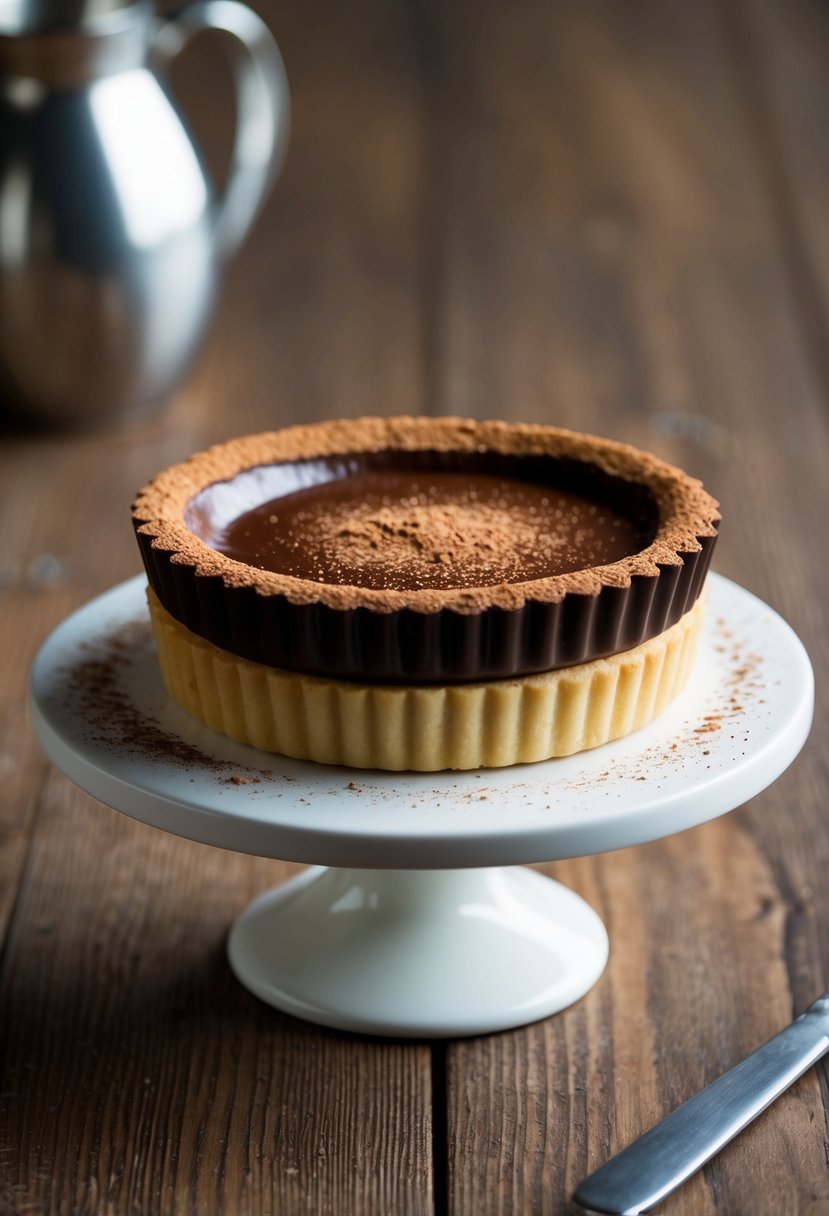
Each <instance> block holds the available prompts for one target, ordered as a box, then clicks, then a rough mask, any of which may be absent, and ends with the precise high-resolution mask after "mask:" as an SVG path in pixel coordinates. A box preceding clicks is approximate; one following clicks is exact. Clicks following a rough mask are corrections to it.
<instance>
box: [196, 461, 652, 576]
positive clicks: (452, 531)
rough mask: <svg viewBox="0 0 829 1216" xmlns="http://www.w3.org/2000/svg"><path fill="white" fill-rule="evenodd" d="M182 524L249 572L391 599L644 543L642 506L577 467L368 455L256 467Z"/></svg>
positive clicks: (627, 490) (603, 560)
mask: <svg viewBox="0 0 829 1216" xmlns="http://www.w3.org/2000/svg"><path fill="white" fill-rule="evenodd" d="M185 521H186V523H187V526H188V527H189V528H190V529H191V530H192V531H193V532H194V533H195V534H196V535H197V536H199V537H200V538H201V539H202V540H203V541H204V542H205V543H206V544H208V545H209V546H210V547H211V548H213V549H216V550H217V551H219V552H220V553H223V554H225V555H226V556H227V557H230V558H232V559H234V560H235V561H239V562H243V563H245V564H246V565H249V566H253V567H255V568H257V569H260V570H270V571H275V572H277V573H279V574H285V575H290V576H293V577H295V578H299V579H304V580H310V581H314V582H319V583H328V584H339V585H350V586H360V587H368V588H376V589H388V590H395V591H409V590H418V589H425V588H431V589H436V590H441V589H449V588H464V587H485V586H492V585H496V584H501V583H519V582H525V581H528V580H532V579H538V578H545V577H548V576H551V575H557V574H565V573H567V572H569V571H573V570H580V569H585V568H590V567H597V566H603V565H607V564H609V563H612V562H616V561H619V560H620V559H622V558H624V557H627V556H628V555H630V554H633V553H636V552H638V551H640V550H641V549H642V548H643V547H644V546H646V545H648V544H649V543H650V541H651V539H652V538H653V535H654V533H655V531H656V527H657V523H658V518H657V510H656V505H655V503H654V501H653V499H652V498H651V496H650V495H649V494H648V493H647V491H646V490H645V489H644V488H643V487H637V486H632V485H631V483H630V482H628V481H625V480H624V479H622V478H617V477H613V476H610V475H608V474H606V473H604V472H603V471H601V470H600V469H598V468H597V467H596V466H593V465H589V464H587V463H586V462H582V461H576V460H568V459H562V458H553V457H532V458H527V457H523V458H521V459H520V460H519V459H517V458H515V457H511V456H509V455H505V454H501V453H494V452H486V453H477V452H433V451H430V452H417V451H413V452H412V451H410V452H372V453H357V454H353V455H350V456H348V457H342V458H336V459H317V460H304V461H292V462H285V463H282V464H270V465H260V466H257V467H255V468H252V469H247V470H245V471H243V472H242V473H239V474H237V475H236V476H235V477H233V478H231V479H229V480H228V481H223V482H214V483H213V484H211V485H208V486H206V487H205V488H204V489H203V490H201V491H200V492H199V493H198V494H197V495H196V496H195V497H194V498H193V499H191V501H190V502H189V503H188V506H187V510H186V513H185Z"/></svg>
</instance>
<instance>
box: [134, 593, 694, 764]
mask: <svg viewBox="0 0 829 1216" xmlns="http://www.w3.org/2000/svg"><path fill="white" fill-rule="evenodd" d="M147 597H148V601H149V606H150V616H151V618H152V623H153V629H154V633H155V638H156V644H157V647H158V655H159V661H160V665H161V671H162V676H163V678H164V683H165V685H166V687H167V690H168V692H169V693H170V695H171V696H172V697H173V699H174V700H175V701H177V702H178V704H179V705H181V706H182V707H183V708H184V709H185V710H187V712H188V713H190V714H191V715H192V716H193V717H194V718H197V719H198V720H199V721H200V722H202V723H204V724H205V725H206V726H208V727H210V728H211V729H213V730H216V731H219V732H220V733H222V734H224V735H228V736H229V737H230V738H231V739H235V740H236V741H237V742H240V743H247V744H251V745H252V746H254V747H257V748H259V749H261V750H262V751H268V752H277V753H279V754H281V755H285V756H291V757H293V758H294V759H297V760H314V761H316V762H318V763H321V764H336V765H345V766H346V767H348V768H360V769H386V770H392V771H405V770H412V771H416V772H440V771H443V770H447V769H456V770H464V769H478V768H501V767H505V766H508V765H512V764H524V763H532V762H535V761H539V760H549V759H552V758H553V757H557V756H569V755H573V754H574V753H575V752H581V751H587V750H589V749H590V748H593V747H598V746H599V745H600V744H602V743H607V742H609V741H610V740H612V739H619V738H621V737H622V736H624V735H627V734H630V733H631V731H634V730H638V729H639V728H640V727H642V726H645V725H646V724H647V723H648V722H651V721H652V720H653V719H654V718H656V717H657V716H658V715H659V714H660V713H662V711H663V710H664V709H665V708H666V707H667V706H668V705H669V704H670V703H671V701H673V700H674V699H675V698H676V697H677V695H678V694H679V693H680V691H681V690H682V688H683V687H684V686H685V684H686V682H687V680H688V677H689V675H690V672H691V669H692V666H693V661H694V657H695V654H696V649H697V642H698V639H699V634H700V631H701V627H702V621H703V616H704V610H705V605H704V599H705V596H704V595H703V596H701V597H700V598H699V599H698V600H697V602H696V603H695V605H694V607H693V608H692V609H691V610H690V611H689V612H687V613H685V615H684V616H682V617H681V618H680V620H678V621H677V622H676V624H674V625H672V626H671V627H670V628H669V629H667V630H666V631H665V632H664V633H662V634H659V635H658V636H657V637H655V638H651V639H650V640H649V641H647V642H643V643H641V644H640V645H638V646H635V647H633V649H631V650H627V651H624V652H622V653H620V654H615V655H612V656H611V657H610V658H607V659H594V660H592V661H591V662H588V663H583V664H581V665H579V666H577V667H568V668H564V669H562V670H559V671H551V672H545V673H542V674H540V675H532V676H524V677H522V678H519V679H506V680H493V681H491V682H488V683H479V684H456V685H445V686H441V687H435V686H432V685H429V686H426V685H382V684H374V685H371V684H357V683H351V682H347V681H338V680H328V679H324V678H321V677H319V676H311V675H304V674H302V673H299V672H292V671H282V670H279V669H277V668H272V667H265V666H263V665H262V664H260V663H254V662H251V661H250V660H249V659H241V658H238V657H237V656H236V655H233V654H230V653H229V652H228V651H225V650H220V649H219V647H217V646H214V645H213V644H212V643H211V642H207V641H205V640H204V639H203V638H201V637H199V636H197V635H196V634H194V633H191V632H190V630H188V629H186V628H185V626H183V625H181V624H180V623H179V622H178V621H177V620H175V618H174V617H172V616H171V615H170V614H169V613H168V612H167V610H166V609H165V608H164V607H162V605H161V603H160V602H159V600H158V598H157V597H156V595H155V593H154V592H153V591H152V590H151V589H149V588H148V592H147Z"/></svg>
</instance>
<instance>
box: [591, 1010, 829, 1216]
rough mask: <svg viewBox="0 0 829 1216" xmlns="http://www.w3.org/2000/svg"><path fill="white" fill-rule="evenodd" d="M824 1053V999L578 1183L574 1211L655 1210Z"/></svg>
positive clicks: (620, 1214) (608, 1214)
mask: <svg viewBox="0 0 829 1216" xmlns="http://www.w3.org/2000/svg"><path fill="white" fill-rule="evenodd" d="M827 1051H829V993H824V995H823V996H821V997H818V999H817V1000H816V1001H815V1003H814V1004H813V1005H810V1006H809V1008H808V1009H807V1010H806V1012H805V1013H803V1014H801V1015H800V1017H799V1018H796V1019H795V1021H794V1022H792V1024H791V1025H790V1026H787V1027H786V1029H785V1030H781V1032H780V1033H779V1034H777V1035H775V1036H774V1038H773V1039H770V1040H769V1041H768V1043H764V1044H763V1046H762V1047H759V1048H758V1049H757V1051H755V1052H753V1053H752V1054H751V1055H750V1056H748V1058H747V1059H745V1060H743V1061H742V1063H741V1064H738V1065H737V1066H736V1068H732V1069H731V1071H730V1072H727V1073H725V1075H724V1076H722V1077H719V1078H718V1079H717V1080H716V1081H713V1082H712V1083H711V1084H710V1085H709V1086H708V1087H707V1088H706V1089H703V1090H702V1092H701V1093H698V1094H696V1095H695V1096H694V1097H693V1098H689V1099H688V1101H687V1102H683V1104H682V1106H679V1107H677V1109H676V1110H675V1111H674V1112H673V1113H672V1114H670V1115H668V1116H667V1117H666V1118H664V1119H663V1120H662V1121H661V1122H660V1123H657V1124H656V1126H655V1127H652V1128H651V1130H650V1131H648V1132H645V1134H644V1135H642V1136H640V1137H639V1139H638V1140H634V1141H633V1143H632V1144H630V1145H628V1147H627V1148H626V1149H623V1150H622V1152H621V1153H619V1154H618V1155H617V1156H616V1157H613V1158H612V1159H611V1160H610V1161H608V1162H607V1164H606V1165H603V1166H601V1167H600V1168H599V1169H597V1170H596V1171H595V1173H593V1174H590V1176H589V1177H587V1178H585V1179H584V1181H583V1182H581V1183H579V1185H578V1187H577V1188H576V1190H575V1192H574V1193H573V1197H572V1202H573V1205H574V1208H575V1209H576V1211H578V1210H579V1209H581V1211H583V1212H589V1213H597V1214H600V1216H638V1213H640V1212H647V1211H648V1210H649V1209H650V1208H652V1207H653V1206H654V1204H657V1203H659V1202H660V1201H661V1200H662V1199H664V1198H665V1196H666V1195H670V1193H671V1191H673V1190H675V1189H676V1188H677V1187H678V1186H680V1185H681V1184H682V1183H683V1182H685V1180H686V1179H687V1178H690V1177H691V1175H692V1174H695V1173H696V1171H697V1170H698V1169H701V1168H702V1166H703V1165H705V1163H706V1161H710V1159H711V1158H712V1157H713V1156H714V1155H715V1154H716V1153H718V1152H719V1151H720V1149H721V1148H723V1147H724V1146H725V1145H726V1144H728V1142H729V1140H732V1139H733V1138H734V1137H735V1136H736V1135H737V1133H738V1132H740V1131H742V1129H743V1128H744V1127H746V1125H747V1124H749V1123H750V1122H751V1121H752V1119H755V1118H756V1117H757V1115H759V1114H760V1112H761V1111H763V1110H765V1109H766V1107H767V1106H768V1105H769V1104H770V1103H771V1102H773V1101H774V1099H775V1098H777V1097H779V1096H780V1094H782V1093H783V1092H784V1091H785V1090H786V1089H788V1088H789V1086H790V1085H792V1084H794V1082H795V1081H796V1080H797V1078H798V1077H800V1076H802V1074H803V1073H804V1072H806V1070H807V1069H809V1068H811V1066H812V1065H813V1064H814V1063H816V1062H817V1061H818V1060H819V1059H820V1058H821V1056H823V1055H825V1053H826V1052H827Z"/></svg>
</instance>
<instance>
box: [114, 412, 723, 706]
mask: <svg viewBox="0 0 829 1216" xmlns="http://www.w3.org/2000/svg"><path fill="white" fill-rule="evenodd" d="M719 518H720V517H719V512H718V510H717V504H716V502H715V501H714V500H713V499H712V498H711V497H710V495H708V494H707V493H706V492H705V490H704V489H703V488H702V486H701V484H700V483H699V482H698V481H696V480H694V479H693V478H691V477H689V476H687V475H686V474H685V473H683V472H681V471H680V470H678V469H675V468H673V467H672V466H670V465H668V464H666V463H664V462H663V461H661V460H659V459H657V458H656V457H654V456H652V455H649V454H647V453H644V452H640V451H638V450H636V449H635V448H632V447H630V446H628V445H626V444H621V443H615V442H612V441H610V440H606V439H599V438H596V437H593V436H588V435H581V434H578V433H575V432H572V431H566V430H562V429H559V428H554V427H547V426H531V425H511V424H507V423H500V422H475V421H469V420H463V419H456V418H442V419H437V418H392V419H377V418H363V419H357V420H353V421H342V422H328V423H322V424H318V425H312V426H300V427H291V428H287V429H285V430H282V431H274V432H269V433H266V434H261V435H254V436H249V437H246V438H241V439H236V440H232V441H230V442H228V443H225V444H222V445H219V446H217V447H213V448H211V449H209V450H208V451H206V452H202V453H200V454H198V455H196V456H193V457H191V458H190V459H189V460H187V461H185V462H184V463H182V464H179V465H176V466H174V467H172V468H170V469H167V470H166V471H165V472H163V473H161V474H160V475H159V476H158V477H157V478H155V479H154V480H153V481H152V482H151V483H150V484H149V485H148V486H146V487H145V488H144V489H143V490H142V491H141V492H140V493H139V495H138V497H137V499H136V502H135V504H134V506H133V521H134V525H135V530H136V535H137V538H138V543H139V546H140V548H141V553H142V557H143V560H144V563H145V566H146V570H147V575H148V578H149V582H150V586H151V588H152V590H153V592H154V594H155V596H156V597H157V600H158V603H159V605H160V607H161V609H163V611H164V613H165V614H167V615H168V616H169V617H170V618H171V619H172V620H173V621H174V622H178V623H179V624H180V625H182V626H183V627H184V629H185V630H186V631H187V632H188V634H192V635H194V636H195V637H197V638H201V639H203V640H205V641H206V642H208V643H210V644H211V645H213V646H215V647H217V648H218V649H219V650H221V651H223V652H225V653H228V654H230V655H235V656H237V657H238V658H240V659H243V660H246V661H249V662H251V663H253V664H259V665H263V666H265V667H270V668H275V669H278V670H279V671H283V672H296V673H304V674H306V675H309V676H313V677H317V678H318V679H322V680H327V681H332V680H334V681H345V682H348V681H352V682H358V683H362V684H369V685H378V684H380V685H382V684H406V685H436V686H444V685H458V684H464V683H469V684H480V683H482V682H489V681H503V680H515V679H517V678H524V677H529V676H532V675H535V674H538V673H543V672H552V671H559V670H561V669H564V668H568V667H576V666H579V665H584V664H586V663H591V662H594V661H596V660H600V659H603V658H606V657H608V656H612V655H617V654H619V653H621V652H625V651H630V650H632V649H633V648H636V647H639V646H641V645H642V644H643V643H646V642H648V641H649V640H650V639H654V638H658V637H659V636H660V635H662V634H664V633H665V632H666V631H667V630H669V629H671V628H672V627H673V626H674V625H675V624H677V623H678V622H679V621H681V620H682V618H683V617H684V616H685V615H686V614H687V613H689V612H690V610H691V609H692V608H693V606H694V605H695V603H696V602H697V600H698V598H699V596H700V592H701V590H702V587H703V584H704V580H705V575H706V572H707V570H708V566H709V562H710V559H711V553H712V550H713V547H714V544H715V541H716V537H717V525H718V521H719Z"/></svg>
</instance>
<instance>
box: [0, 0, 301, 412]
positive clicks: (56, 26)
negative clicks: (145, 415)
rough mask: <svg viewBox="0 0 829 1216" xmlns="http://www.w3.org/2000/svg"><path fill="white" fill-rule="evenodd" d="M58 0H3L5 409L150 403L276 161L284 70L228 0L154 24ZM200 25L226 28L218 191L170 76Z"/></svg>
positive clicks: (183, 355)
mask: <svg viewBox="0 0 829 1216" xmlns="http://www.w3.org/2000/svg"><path fill="white" fill-rule="evenodd" d="M82 2H84V0H82ZM87 2H88V0H87ZM103 2H104V3H106V4H109V3H110V2H111V0H103ZM10 3H14V5H15V7H14V9H13V10H10V9H9V7H8V5H9V4H10ZM57 3H58V4H61V5H62V7H61V8H60V9H58V10H57V11H56V8H55V4H56V0H39V5H38V0H34V2H32V0H22V4H21V2H20V0H0V412H3V413H6V414H8V413H12V414H18V415H23V416H24V417H27V418H29V419H42V420H46V421H52V422H67V423H69V422H71V423H78V422H94V421H98V420H102V419H106V418H111V417H113V416H125V415H131V414H135V413H139V412H141V411H143V410H145V409H147V408H149V407H151V406H153V405H154V404H156V403H158V402H160V401H162V400H163V399H164V397H165V395H166V394H167V393H168V392H169V391H170V389H171V388H172V387H173V385H174V384H175V383H176V381H177V379H178V378H179V377H180V375H181V374H182V372H183V371H184V370H185V367H186V365H187V363H188V360H189V359H190V357H191V356H192V355H193V353H194V351H195V350H196V347H197V346H198V343H199V339H200V338H201V336H202V334H203V333H204V330H205V326H206V324H207V321H208V320H209V317H210V313H211V306H212V304H213V300H214V296H215V292H216V286H217V280H218V278H219V275H220V273H221V269H222V265H223V263H224V262H225V260H226V259H227V258H228V257H229V255H230V254H232V253H233V251H234V249H235V248H236V246H237V245H238V244H239V242H240V240H241V239H242V237H243V236H244V235H245V233H246V232H247V230H248V228H249V226H250V224H251V223H252V221H253V219H254V217H255V215H256V212H257V210H258V208H259V206H260V204H261V202H262V200H263V198H264V196H265V194H266V192H267V189H268V187H269V185H270V183H271V182H272V180H273V178H274V176H275V174H276V172H277V170H278V169H279V166H280V164H281V162H282V157H283V154H284V150H285V144H286V140H287V131H288V121H289V98H288V86H287V82H286V79H285V71H284V68H283V65H282V59H281V57H280V54H279V51H278V49H277V46H276V43H275V42H274V40H273V38H272V36H271V34H270V32H269V30H268V28H267V26H266V25H265V24H264V23H263V22H262V21H261V20H260V18H259V17H257V16H256V14H255V13H253V12H252V11H251V10H250V9H249V8H246V7H245V6H244V5H243V4H240V3H238V2H237V0H196V3H193V4H191V5H190V6H189V7H187V8H185V9H184V10H182V11H181V12H180V13H179V14H178V15H176V16H175V17H173V18H172V19H171V20H168V21H163V22H161V21H158V20H157V19H156V18H155V16H154V14H153V11H152V9H151V8H150V6H149V5H148V4H144V3H139V4H131V5H129V6H127V7H117V8H112V7H109V8H107V9H106V11H100V4H101V0H93V3H97V4H98V6H99V8H98V11H97V12H95V11H86V12H83V11H79V10H78V9H77V8H75V9H72V8H71V5H72V4H73V3H77V0H57ZM202 30H219V31H223V32H224V33H225V34H227V35H229V36H230V37H227V38H224V39H223V40H222V41H223V43H224V44H225V46H226V47H227V48H228V50H229V51H230V52H231V65H232V69H233V75H234V81H235V85H236V93H237V106H236V112H237V126H236V135H235V143H234V147H233V153H232V160H231V167H230V172H229V176H228V180H227V185H226V187H225V189H224V192H223V194H222V195H221V197H216V196H215V194H214V192H213V189H212V187H211V184H210V181H209V179H208V177H207V174H206V173H205V170H204V167H203V165H202V162H201V159H200V157H199V153H198V150H197V149H196V148H195V147H194V145H193V142H192V140H191V137H190V135H189V133H188V131H187V128H186V126H185V124H184V122H183V120H182V117H181V116H180V114H179V112H178V110H177V108H176V105H175V102H174V101H173V100H172V98H171V95H170V93H169V91H168V88H167V85H166V79H165V78H166V68H167V66H168V65H169V63H170V61H171V60H172V59H173V58H174V57H175V56H176V55H177V54H178V53H179V51H180V50H181V49H182V48H183V46H184V45H185V44H186V43H187V42H188V41H189V40H190V38H191V37H192V36H193V35H195V34H196V33H198V32H199V31H202Z"/></svg>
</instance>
